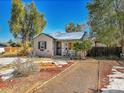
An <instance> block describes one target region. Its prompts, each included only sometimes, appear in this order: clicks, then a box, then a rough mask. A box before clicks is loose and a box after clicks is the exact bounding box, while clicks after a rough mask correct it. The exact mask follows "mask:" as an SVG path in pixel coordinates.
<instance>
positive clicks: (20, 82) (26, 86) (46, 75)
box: [0, 62, 73, 93]
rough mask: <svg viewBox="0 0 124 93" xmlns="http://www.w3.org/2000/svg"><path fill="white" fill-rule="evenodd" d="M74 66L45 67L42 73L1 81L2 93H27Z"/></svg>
mask: <svg viewBox="0 0 124 93" xmlns="http://www.w3.org/2000/svg"><path fill="white" fill-rule="evenodd" d="M72 64H73V62H69V64H67V65H64V66H62V67H52V66H51V68H50V66H49V68H47V67H46V68H45V67H43V68H42V69H41V70H40V72H37V73H35V74H33V75H30V76H27V77H18V78H12V79H10V80H6V81H2V80H0V93H27V91H29V90H30V89H31V88H33V87H34V86H35V87H36V86H37V85H38V84H42V83H44V82H45V81H47V80H49V79H50V78H52V77H53V76H56V75H57V74H58V73H60V72H61V71H63V70H64V69H66V68H68V67H69V66H70V65H72ZM45 66H47V65H45Z"/></svg>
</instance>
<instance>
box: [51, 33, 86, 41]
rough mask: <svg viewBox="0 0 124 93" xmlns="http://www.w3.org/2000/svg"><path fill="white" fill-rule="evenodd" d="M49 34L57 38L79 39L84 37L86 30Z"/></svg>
mask: <svg viewBox="0 0 124 93" xmlns="http://www.w3.org/2000/svg"><path fill="white" fill-rule="evenodd" d="M49 35H50V36H51V37H53V38H54V39H57V40H79V39H82V38H83V36H84V35H85V32H70V33H53V34H49Z"/></svg>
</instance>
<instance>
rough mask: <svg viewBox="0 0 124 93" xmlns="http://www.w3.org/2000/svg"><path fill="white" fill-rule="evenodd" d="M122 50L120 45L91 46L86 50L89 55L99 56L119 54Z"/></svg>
mask: <svg viewBox="0 0 124 93" xmlns="http://www.w3.org/2000/svg"><path fill="white" fill-rule="evenodd" d="M121 52H122V49H121V47H93V48H92V49H91V50H89V51H88V55H87V56H90V57H101V56H111V55H112V56H119V57H120V53H121Z"/></svg>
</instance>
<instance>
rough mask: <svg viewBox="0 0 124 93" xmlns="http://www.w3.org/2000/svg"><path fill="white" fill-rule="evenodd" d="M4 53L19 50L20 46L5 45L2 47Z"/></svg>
mask: <svg viewBox="0 0 124 93" xmlns="http://www.w3.org/2000/svg"><path fill="white" fill-rule="evenodd" d="M4 50H5V53H13V52H18V51H20V50H21V48H20V47H5V48H4Z"/></svg>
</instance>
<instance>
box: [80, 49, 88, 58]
mask: <svg viewBox="0 0 124 93" xmlns="http://www.w3.org/2000/svg"><path fill="white" fill-rule="evenodd" d="M86 54H87V53H86V51H82V52H81V59H86Z"/></svg>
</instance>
